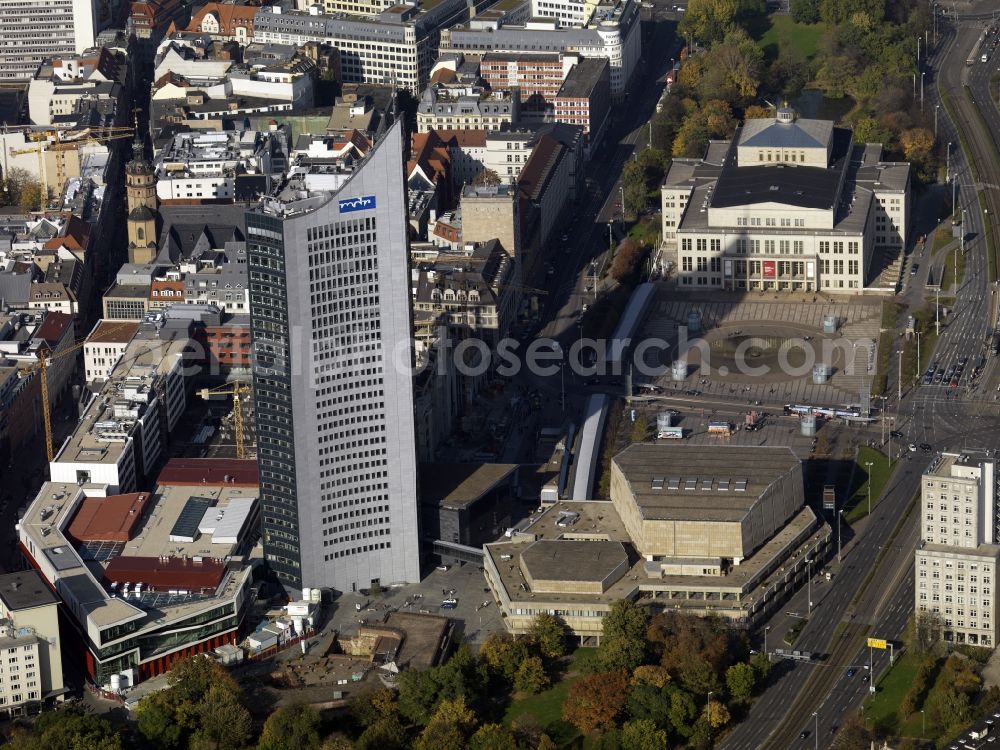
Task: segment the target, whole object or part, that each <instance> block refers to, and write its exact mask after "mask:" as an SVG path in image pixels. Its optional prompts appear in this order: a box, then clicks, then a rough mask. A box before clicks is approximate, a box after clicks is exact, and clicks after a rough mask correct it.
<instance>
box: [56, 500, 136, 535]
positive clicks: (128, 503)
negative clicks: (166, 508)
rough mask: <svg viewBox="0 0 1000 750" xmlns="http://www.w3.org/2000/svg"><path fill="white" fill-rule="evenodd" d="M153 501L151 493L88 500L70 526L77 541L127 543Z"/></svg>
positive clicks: (82, 504) (70, 533)
mask: <svg viewBox="0 0 1000 750" xmlns="http://www.w3.org/2000/svg"><path fill="white" fill-rule="evenodd" d="M152 505H153V501H152V499H151V496H150V494H149V493H148V492H132V493H130V494H128V495H110V496H108V497H88V498H85V499H84V501H83V502H82V503H80V507H79V508H78V509H77V511H76V515H74V516H73V522H72V523H71V524H70V525H69V535H70V536H71V537H73V538H74V539H75V540H77V541H78V542H127V541H128V540H129V539H131V538H132V530H133V529H134V528H135V527H136V525H137V524H138V523H139V521H141V520H142V517H143V515H144V514H145V513H146V511H147V510H148V509H149V508H151V507H152Z"/></svg>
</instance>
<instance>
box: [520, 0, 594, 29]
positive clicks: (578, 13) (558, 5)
mask: <svg viewBox="0 0 1000 750" xmlns="http://www.w3.org/2000/svg"><path fill="white" fill-rule="evenodd" d="M598 5H599V2H598V1H597V0H531V17H532V18H554V19H556V20H557V21H559V25H560V26H570V27H575V28H582V27H583V26H586V25H587V22H588V21H590V18H591V16H593V14H594V10H596V9H597V6H598Z"/></svg>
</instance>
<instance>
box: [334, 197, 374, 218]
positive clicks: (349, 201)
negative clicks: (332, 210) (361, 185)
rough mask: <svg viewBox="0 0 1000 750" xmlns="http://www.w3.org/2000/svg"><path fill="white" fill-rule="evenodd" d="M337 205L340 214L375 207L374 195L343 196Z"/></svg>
mask: <svg viewBox="0 0 1000 750" xmlns="http://www.w3.org/2000/svg"><path fill="white" fill-rule="evenodd" d="M337 205H338V208H339V210H340V213H342V214H349V213H351V212H352V211H367V210H368V209H371V208H375V196H374V195H362V196H360V197H358V198H344V199H343V200H341V201H339V202H338V204H337Z"/></svg>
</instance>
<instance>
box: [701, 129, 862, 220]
mask: <svg viewBox="0 0 1000 750" xmlns="http://www.w3.org/2000/svg"><path fill="white" fill-rule="evenodd" d="M740 138H741V133H740V131H737V134H736V137H735V138H734V142H736V143H739V141H740ZM851 139H852V133H851V131H850V130H848V129H846V128H834V129H833V145H832V152H831V154H830V164H829V166H828V167H811V166H807V165H805V164H764V165H757V164H754V165H752V166H739V164H738V159H737V153H736V149H735V148H732V149H730V152H729V154H728V155H727V156H726V161H725V163H724V164H723V167H722V172H721V174H720V175H719V179H718V182H716V185H715V190H714V191H713V192H712V200H711V203H710V206H711V208H730V207H733V206H746V205H753V204H756V203H782V204H787V205H790V206H796V207H798V208H814V209H816V208H818V209H831V208H834V207H835V206H836V204H837V200H838V198H839V195H838V188H839V187H840V184H841V177H842V174H843V171H844V169H845V167H846V166H847V163H848V161H849V157H850V155H851V148H850V146H851Z"/></svg>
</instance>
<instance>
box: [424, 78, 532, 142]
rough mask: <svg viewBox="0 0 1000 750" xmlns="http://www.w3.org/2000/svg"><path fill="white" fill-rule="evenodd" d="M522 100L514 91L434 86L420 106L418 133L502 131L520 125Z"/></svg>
mask: <svg viewBox="0 0 1000 750" xmlns="http://www.w3.org/2000/svg"><path fill="white" fill-rule="evenodd" d="M519 117H520V98H519V94H518V92H517V90H516V89H515V90H514V91H512V92H503V91H487V90H485V89H483V88H482V87H479V86H446V85H443V84H432V85H430V86H428V87H427V88H426V89H424V92H423V93H422V94H421V95H420V102H419V104H417V132H419V133H426V132H427V131H428V130H467V129H472V130H499V128H500V127H501V126H502V125H503V124H505V123H511V122H517V121H518V119H519Z"/></svg>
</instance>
